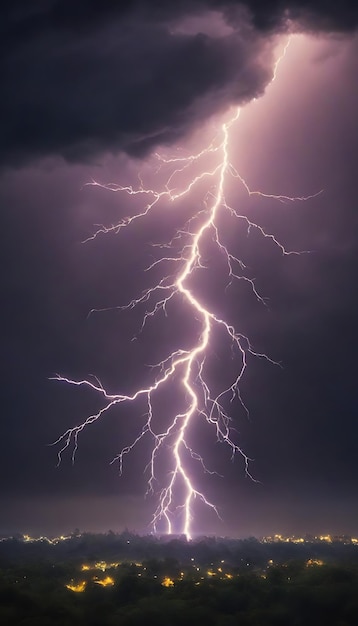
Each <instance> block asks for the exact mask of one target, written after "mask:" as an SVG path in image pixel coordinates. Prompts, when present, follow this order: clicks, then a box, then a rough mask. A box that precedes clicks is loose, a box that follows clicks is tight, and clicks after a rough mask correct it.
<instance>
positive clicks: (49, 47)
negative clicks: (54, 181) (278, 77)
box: [0, 0, 358, 166]
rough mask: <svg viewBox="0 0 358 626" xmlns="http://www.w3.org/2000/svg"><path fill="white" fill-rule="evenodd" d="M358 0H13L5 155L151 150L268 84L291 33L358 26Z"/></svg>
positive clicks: (18, 160) (4, 54)
mask: <svg viewBox="0 0 358 626" xmlns="http://www.w3.org/2000/svg"><path fill="white" fill-rule="evenodd" d="M356 4H357V3H356V2H355V0H354V1H348V0H343V1H341V2H339V3H337V2H330V1H329V0H328V1H327V0H316V1H312V0H311V1H308V0H304V1H303V0H302V1H301V2H284V1H283V0H274V1H271V2H267V1H265V0H249V1H247V2H241V3H239V2H235V1H234V0H231V1H230V0H227V1H226V2H221V1H220V0H206V1H204V0H190V2H189V1H186V0H183V1H181V2H178V3H168V2H164V0H162V1H160V0H153V1H151V2H149V1H147V2H145V1H144V0H142V1H141V0H137V1H135V0H134V1H132V2H130V1H128V0H127V2H120V3H119V2H118V1H115V0H77V2H73V1H72V0H52V2H51V1H49V0H35V1H34V2H32V3H28V2H26V1H25V0H19V1H18V2H17V3H12V2H10V0H9V1H8V5H9V6H8V7H6V3H3V5H2V9H1V13H0V23H1V26H0V31H1V38H0V41H1V43H0V48H1V61H0V64H1V75H2V99H1V103H0V113H1V120H2V125H1V126H2V130H1V133H0V139H1V141H0V163H1V165H2V166H16V165H23V164H26V163H28V162H31V161H33V160H34V159H38V158H43V157H47V156H61V157H63V158H65V159H67V160H72V161H78V162H88V161H91V160H92V159H94V158H97V157H98V156H100V155H101V154H103V153H105V152H108V151H109V152H112V153H118V152H125V153H127V154H129V155H133V156H139V157H141V156H144V155H145V154H147V153H148V152H150V151H151V150H153V149H154V148H155V147H157V146H158V145H163V144H170V143H173V142H175V141H177V140H178V139H179V138H180V137H182V136H184V135H185V134H186V133H187V132H188V131H189V130H190V129H191V128H193V127H195V126H196V125H197V124H198V123H199V122H201V121H202V120H203V119H206V118H208V117H209V116H211V115H213V114H214V113H217V112H220V111H223V110H225V109H227V108H228V107H229V106H230V105H231V104H243V103H246V102H248V101H250V100H251V99H253V98H255V97H258V96H259V95H260V94H262V93H263V92H264V90H265V87H266V86H267V84H268V83H269V81H270V80H271V78H272V68H273V62H274V57H273V50H274V47H275V44H276V43H277V37H278V36H279V35H281V34H282V33H284V32H293V31H299V32H322V31H324V32H326V33H342V32H343V33H345V32H350V31H352V30H354V29H355V28H356V27H357V23H358V8H357V6H356ZM1 14H2V15H1Z"/></svg>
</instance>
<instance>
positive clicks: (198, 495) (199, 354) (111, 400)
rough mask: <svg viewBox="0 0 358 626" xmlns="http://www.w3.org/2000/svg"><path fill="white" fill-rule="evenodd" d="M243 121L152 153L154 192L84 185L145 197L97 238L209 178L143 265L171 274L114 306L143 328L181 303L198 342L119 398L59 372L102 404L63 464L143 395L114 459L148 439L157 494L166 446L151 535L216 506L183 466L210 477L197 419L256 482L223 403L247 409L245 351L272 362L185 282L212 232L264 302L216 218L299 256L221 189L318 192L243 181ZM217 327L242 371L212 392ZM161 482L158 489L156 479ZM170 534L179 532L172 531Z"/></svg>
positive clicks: (64, 443) (71, 437)
mask: <svg viewBox="0 0 358 626" xmlns="http://www.w3.org/2000/svg"><path fill="white" fill-rule="evenodd" d="M286 49H287V46H286V47H285V49H284V52H283V54H282V55H281V57H280V59H281V58H282V57H283V56H284V54H285V52H286ZM280 59H279V60H280ZM278 62H279V61H277V63H276V65H275V68H274V74H273V80H274V78H275V77H276V70H277V67H278ZM239 117H240V108H237V109H235V110H233V111H232V112H231V114H230V115H229V116H228V119H227V120H226V121H224V122H223V123H222V125H221V127H220V129H219V132H217V133H216V135H215V137H214V139H213V140H212V142H211V143H209V145H208V146H206V147H205V148H204V149H202V150H201V151H200V152H198V153H196V154H192V155H189V156H186V157H172V158H165V157H164V156H161V155H160V154H156V155H155V157H156V162H157V164H158V168H157V171H159V170H162V169H166V170H167V171H169V172H170V173H169V175H168V176H167V178H166V182H165V184H164V186H163V187H161V188H160V189H155V188H148V187H146V186H145V185H144V183H143V182H142V180H141V178H140V177H139V181H140V183H139V185H138V187H136V188H135V187H133V186H121V185H115V184H109V185H100V184H99V183H97V182H92V183H90V184H92V185H96V186H100V187H103V188H104V189H106V190H109V191H112V192H116V193H122V194H126V195H127V196H136V197H139V198H141V197H143V199H144V204H143V209H142V210H140V211H139V212H137V213H135V214H133V215H131V216H129V217H127V218H125V219H123V220H122V221H120V222H119V223H117V224H115V225H112V226H109V227H107V226H100V227H99V228H98V230H97V231H96V232H95V233H94V234H93V235H92V237H90V238H89V239H94V238H96V237H98V236H100V235H102V234H108V233H111V232H114V233H119V232H120V231H122V230H123V229H125V228H129V227H131V226H133V225H134V223H135V222H136V221H137V220H144V219H145V218H146V216H148V214H149V213H150V212H151V211H153V210H154V208H156V207H158V205H159V207H160V206H161V205H162V204H164V205H165V203H168V202H170V203H175V201H177V200H180V199H182V198H184V197H186V196H188V195H189V194H190V193H191V192H192V191H193V189H194V188H197V186H198V185H199V183H200V184H202V183H203V182H206V181H207V182H208V185H209V188H210V191H208V192H207V194H206V195H205V198H204V202H203V207H202V208H201V209H200V210H199V211H198V212H197V213H196V214H195V215H194V216H192V217H191V218H190V220H189V221H188V222H187V224H186V226H185V227H184V228H183V229H181V230H178V231H177V232H176V234H175V236H174V238H173V239H172V241H170V242H169V243H166V244H157V246H158V248H159V249H160V250H162V251H163V256H161V258H160V259H159V260H156V261H155V262H154V263H152V265H150V267H148V270H150V269H152V268H153V267H154V266H158V265H160V264H162V263H163V264H164V265H166V266H170V267H172V266H173V265H174V267H176V268H177V269H176V272H175V273H174V276H173V275H172V274H168V275H167V274H166V273H164V275H163V276H162V278H161V279H160V280H159V281H158V282H157V283H156V284H154V285H153V286H151V287H150V288H148V289H146V290H145V291H144V292H143V293H142V294H141V295H139V297H138V298H135V299H133V300H131V301H130V302H129V303H127V304H126V305H124V306H122V307H119V308H120V309H133V308H134V307H137V306H138V305H141V304H143V303H146V306H147V310H146V312H145V314H144V317H143V322H142V327H141V330H142V329H143V328H144V326H145V325H146V323H147V321H148V320H149V318H152V317H154V316H156V315H157V314H159V312H160V311H162V312H164V313H165V314H167V309H168V305H169V303H174V304H175V302H177V301H178V299H180V300H181V301H184V302H186V303H187V305H188V306H189V308H190V310H191V314H192V316H193V318H195V319H197V320H199V322H200V332H199V333H198V335H197V338H196V340H195V341H194V344H193V345H192V346H191V347H190V349H184V348H178V349H175V350H174V351H172V352H169V354H167V355H166V356H165V357H164V358H163V359H162V360H161V361H160V362H159V363H158V364H157V366H156V368H153V369H154V372H155V373H154V374H153V379H152V381H151V382H150V384H148V385H146V386H143V387H141V386H138V388H137V389H136V391H135V392H134V393H133V394H132V395H127V394H124V393H119V394H110V393H109V392H108V391H107V390H106V389H105V388H104V386H103V385H102V384H101V383H100V382H99V380H98V379H93V380H89V379H84V380H71V379H69V378H67V377H64V376H60V375H58V376H57V377H56V379H57V380H60V381H64V382H66V383H69V384H71V385H81V386H85V387H89V388H91V389H93V390H95V391H96V392H98V394H100V396H101V397H102V399H103V406H102V408H101V409H100V410H99V411H98V412H97V413H94V414H92V415H90V416H89V417H87V419H85V420H84V421H83V422H82V423H80V424H78V425H77V426H75V427H73V428H70V429H68V430H67V431H66V432H65V433H63V434H62V435H61V436H60V437H59V438H58V439H57V440H56V441H55V442H54V444H58V446H59V451H58V463H60V462H61V459H62V455H63V453H64V452H65V450H67V449H69V448H71V449H72V460H73V461H74V460H75V456H76V451H77V449H78V441H79V436H80V434H81V433H82V431H83V430H84V429H85V428H86V427H87V426H89V425H90V424H93V423H94V422H96V421H97V420H99V419H100V418H101V417H102V416H103V415H104V414H105V413H108V412H109V411H110V410H111V409H113V408H115V407H116V406H118V405H120V404H123V403H129V402H132V403H133V402H135V401H136V400H138V399H139V398H141V397H144V398H145V399H146V404H147V413H146V420H145V424H144V426H143V427H142V428H141V429H140V430H139V432H138V434H137V436H136V437H135V438H134V439H133V440H132V441H131V442H130V443H128V444H127V445H126V446H124V447H123V448H122V450H121V451H120V452H119V454H118V455H117V456H116V457H115V458H114V459H113V461H112V462H115V461H117V462H118V463H119V470H120V473H122V471H123V466H124V460H125V456H126V455H127V454H129V453H131V452H132V451H133V450H134V448H135V447H136V446H137V444H138V443H139V442H140V441H141V440H143V439H144V438H150V439H151V441H152V444H151V452H150V455H149V461H148V465H147V468H146V469H147V471H148V475H149V478H148V488H147V493H151V494H154V493H155V492H156V485H157V481H158V475H159V464H158V460H159V457H160V456H161V453H162V452H163V451H164V449H165V450H169V451H170V456H171V468H170V471H169V472H168V474H167V475H166V482H164V486H162V487H161V489H160V491H159V495H158V505H157V508H156V509H155V511H154V514H153V519H152V526H153V529H154V531H156V530H158V529H159V527H160V528H162V527H163V525H164V526H165V528H166V532H168V533H172V532H173V530H174V519H175V518H176V517H177V514H178V511H179V510H180V511H181V516H182V520H183V522H182V528H181V531H182V532H183V533H184V534H185V535H186V536H187V537H188V538H189V537H190V536H191V522H192V519H193V514H194V503H195V500H200V501H201V502H202V503H203V504H204V505H205V506H207V507H209V508H211V509H213V510H214V511H215V512H216V513H217V514H218V511H217V508H216V506H215V504H214V503H213V502H211V501H210V500H209V499H208V498H207V497H206V496H205V494H204V493H203V492H202V491H201V490H200V489H199V487H198V486H197V484H196V482H195V481H194V479H193V478H192V476H191V473H190V470H189V469H188V462H187V461H188V460H189V459H192V461H194V462H197V463H199V465H201V467H202V469H203V470H204V471H206V472H209V473H214V472H211V471H210V470H209V469H207V467H206V465H205V462H204V459H203V458H202V456H201V455H200V454H199V453H198V452H196V451H195V449H194V448H193V446H192V444H191V442H190V433H189V431H190V426H191V425H192V423H193V421H195V420H197V419H198V418H201V419H202V418H204V419H205V420H206V422H207V423H208V424H209V425H210V427H211V428H212V429H213V431H214V433H215V436H216V439H217V440H218V441H220V442H223V443H224V444H226V445H227V446H228V448H229V450H230V452H231V457H232V458H234V457H235V455H237V454H239V455H241V456H242V458H243V460H244V465H245V471H246V474H247V475H248V476H250V477H251V478H252V476H251V473H250V469H249V462H250V459H249V458H248V456H247V455H246V454H245V452H244V451H243V450H242V448H241V447H240V446H239V445H238V444H237V443H236V437H235V429H234V428H233V426H232V419H231V417H230V415H229V414H228V413H227V411H226V410H225V403H226V401H227V398H229V399H230V402H232V401H233V400H234V399H235V398H237V399H238V400H239V402H240V403H241V405H242V407H243V408H244V410H245V411H246V412H247V408H246V406H245V404H244V402H243V400H242V398H241V395H240V382H241V380H242V377H243V375H244V373H245V370H246V367H247V362H248V357H249V356H250V355H253V356H256V357H259V358H263V359H266V360H267V361H269V362H271V363H274V361H273V360H272V359H270V357H269V356H267V355H266V354H261V353H258V352H256V351H255V350H254V348H253V346H252V345H251V343H250V341H249V339H248V337H246V336H245V335H243V334H242V333H240V332H238V331H237V330H236V329H235V327H234V326H233V325H232V324H230V323H229V322H227V321H225V319H222V317H221V316H220V315H218V314H217V313H216V312H215V311H214V310H211V308H208V307H207V306H206V305H205V303H204V302H203V301H202V300H201V299H200V298H199V296H198V294H197V293H196V290H195V289H194V288H193V287H192V286H191V282H190V278H192V277H193V275H194V274H195V272H196V270H198V269H200V268H202V267H204V265H203V261H202V254H203V244H204V241H205V238H207V236H211V238H212V240H213V242H214V244H215V245H216V247H217V249H218V250H219V251H220V252H221V254H222V255H224V258H225V262H226V267H227V274H228V277H229V282H232V281H233V280H241V281H246V282H247V283H248V285H249V287H250V288H251V291H252V293H253V294H254V296H255V297H256V298H257V299H258V300H259V301H260V302H262V303H263V304H264V301H263V298H262V296H261V295H260V294H259V293H258V291H257V289H256V287H255V283H254V281H253V280H252V279H251V278H248V277H247V276H245V274H244V273H243V270H244V269H245V266H244V263H243V262H242V261H241V260H240V259H239V258H237V257H236V256H234V255H233V254H232V253H231V252H230V251H229V249H228V248H227V246H226V245H225V244H224V243H223V241H222V238H221V235H220V226H219V217H220V215H221V214H222V213H223V212H228V213H229V215H230V216H231V217H233V218H234V219H237V220H239V221H241V222H242V223H243V224H244V225H245V228H246V229H247V231H248V232H249V231H250V230H252V229H256V230H257V232H258V233H259V234H260V235H261V236H263V237H265V238H269V239H270V240H272V242H273V243H274V244H275V245H276V246H278V248H279V249H280V251H281V253H282V254H283V255H287V254H297V252H292V251H287V250H286V249H285V247H284V246H283V245H282V244H281V243H280V242H279V241H278V240H277V239H276V237H275V236H274V235H273V234H271V233H268V232H266V231H265V230H264V229H263V228H262V227H261V226H260V225H259V224H257V223H255V222H252V221H250V219H249V218H248V217H247V216H245V215H241V214H240V213H239V212H238V211H237V210H236V208H234V207H232V206H229V204H228V203H227V202H226V200H225V189H226V185H227V183H228V180H229V179H232V178H234V179H236V181H237V182H238V184H240V185H241V186H242V187H243V189H244V190H245V192H246V193H247V194H248V195H249V196H252V195H258V196H261V197H263V198H270V199H275V200H278V201H280V202H293V201H304V200H307V199H308V198H313V197H315V196H316V195H317V194H314V195H311V196H307V197H288V196H284V195H272V194H266V193H263V192H261V191H255V190H251V189H250V188H249V186H248V184H247V183H246V181H245V180H244V178H243V177H242V176H241V175H240V174H239V173H238V172H237V171H236V169H235V168H234V167H233V165H232V164H231V163H230V157H229V149H230V134H231V130H232V127H233V126H234V125H235V124H236V123H237V122H238V120H239ZM209 156H210V157H211V158H212V157H213V158H214V159H215V160H216V162H215V164H214V165H213V167H212V168H211V169H208V170H207V169H205V159H207V158H208V157H209ZM193 170H195V171H197V170H199V173H198V174H195V175H194V174H191V172H193ZM183 175H185V176H186V177H187V178H186V180H187V182H186V184H184V185H183V186H182V187H180V188H178V187H177V186H176V185H178V184H179V182H178V179H179V178H180V177H183ZM319 193H320V192H319ZM178 247H179V248H180V253H179V255H178V253H176V254H175V250H177V249H178ZM215 329H222V330H223V331H224V333H225V335H226V338H227V341H228V342H229V344H230V346H231V348H232V351H233V352H234V353H236V354H237V355H238V356H239V362H240V366H239V368H238V371H237V372H236V374H235V375H234V376H233V379H232V381H231V384H229V386H227V387H226V388H224V389H222V390H221V391H220V392H219V393H218V394H217V393H216V394H213V393H212V391H211V386H210V382H209V380H208V376H207V362H208V360H209V346H210V342H211V339H212V336H213V332H214V330H215ZM174 378H175V380H178V379H179V380H180V385H181V387H182V392H183V397H184V399H185V403H186V407H185V410H183V411H182V412H178V413H175V412H174V414H173V415H172V416H171V417H169V418H168V422H167V427H166V428H163V429H159V431H158V428H157V427H155V424H154V408H153V397H154V396H155V394H156V393H157V392H158V391H159V390H161V389H162V388H164V387H165V386H166V385H168V384H169V383H170V382H171V381H173V380H174ZM160 484H163V482H162V479H161V481H160ZM175 530H177V529H176V528H175Z"/></svg>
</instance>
